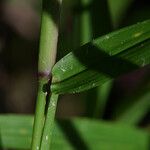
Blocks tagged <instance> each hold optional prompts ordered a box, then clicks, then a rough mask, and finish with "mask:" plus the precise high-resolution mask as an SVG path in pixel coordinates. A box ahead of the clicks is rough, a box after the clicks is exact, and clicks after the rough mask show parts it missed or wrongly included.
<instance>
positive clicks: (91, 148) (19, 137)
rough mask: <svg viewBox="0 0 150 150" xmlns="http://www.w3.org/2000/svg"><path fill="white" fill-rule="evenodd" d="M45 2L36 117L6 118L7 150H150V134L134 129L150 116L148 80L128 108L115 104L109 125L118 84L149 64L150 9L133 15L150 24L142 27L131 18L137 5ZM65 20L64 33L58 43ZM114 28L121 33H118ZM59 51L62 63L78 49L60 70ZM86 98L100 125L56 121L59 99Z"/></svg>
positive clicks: (1, 130) (99, 0)
mask: <svg viewBox="0 0 150 150" xmlns="http://www.w3.org/2000/svg"><path fill="white" fill-rule="evenodd" d="M13 2H15V1H13ZM42 2H43V4H42V6H43V8H42V11H41V12H42V19H41V34H40V45H39V62H38V73H39V79H38V83H39V85H38V95H37V103H36V113H35V116H34V119H33V116H27V115H0V148H1V149H22V150H23V149H24V150H25V149H26V150H27V149H32V150H75V149H76V150H148V149H149V133H148V132H147V130H146V129H145V130H144V129H140V127H135V126H136V125H137V124H139V123H140V121H141V120H142V119H143V118H144V117H145V115H146V114H147V113H148V112H149V108H150V101H149V99H150V92H149V89H150V84H149V81H150V80H149V73H148V77H146V80H145V81H142V84H141V87H140V88H137V91H136V92H133V93H132V95H129V96H125V97H124V98H123V99H121V100H120V101H121V104H119V102H116V103H115V104H113V105H115V108H114V109H113V110H112V112H111V113H112V114H111V117H110V118H109V119H110V120H109V121H104V120H103V115H104V114H105V111H107V110H106V107H107V105H108V103H109V102H110V101H111V100H112V99H109V96H110V93H111V92H112V87H113V81H114V79H117V78H118V77H121V76H122V75H126V74H127V73H130V72H133V71H135V70H138V69H141V68H143V67H145V66H148V65H149V64H150V20H148V19H147V18H148V17H147V16H148V15H145V14H147V9H145V11H144V9H143V8H142V11H138V10H136V11H135V12H134V13H135V14H138V15H140V16H141V18H142V19H141V20H143V22H140V23H137V21H138V20H137V18H136V17H137V16H134V15H132V16H131V17H130V15H129V12H128V9H129V8H130V7H131V6H132V4H134V3H133V2H135V1H134V0H123V1H121V0H107V1H105V0H78V1H76V0H74V1H70V0H64V1H63V2H64V3H63V5H61V0H57V1H56V0H43V1H42ZM64 5H65V6H67V7H69V9H70V10H71V11H70V12H71V13H72V14H71V15H70V14H69V17H72V18H71V19H72V20H71V19H70V20H71V22H69V21H68V20H67V19H68V18H65V17H66V16H65V15H66V14H67V13H68V11H66V10H67V9H66V8H65V7H64ZM39 7H41V0H40V5H39ZM60 7H63V9H62V10H63V11H66V12H62V14H63V15H64V16H63V15H61V12H60ZM141 12H142V13H141ZM126 14H127V15H126ZM60 15H61V19H60ZM67 15H68V14H67ZM144 20H145V21H144ZM59 21H61V23H60V25H62V24H63V27H61V30H60V31H63V32H64V33H63V34H62V33H61V34H62V37H61V38H60V41H59V44H58V43H57V42H58V33H59V32H58V29H59V28H58V26H59ZM65 21H68V22H65ZM124 21H125V23H124ZM62 22H63V23H62ZM111 22H112V23H111ZM71 23H72V24H73V25H71ZM130 23H132V24H133V23H134V25H130V26H129V25H128V24H130ZM126 24H127V26H126V27H124V28H122V29H117V28H120V25H123V26H125V25H126ZM64 28H65V29H64ZM66 28H67V29H66ZM71 28H72V30H71ZM114 28H115V29H116V31H113V32H111V31H112V30H113V29H114ZM66 31H67V32H68V31H69V32H70V35H69V36H67V34H68V33H66ZM108 32H109V33H108ZM104 34H105V35H104ZM102 35H103V36H102ZM70 37H71V38H70ZM93 38H96V39H94V40H93ZM61 42H62V43H61ZM60 43H61V44H60ZM83 44H84V45H83ZM60 45H61V46H60ZM57 46H58V56H59V57H61V56H64V55H65V54H66V51H65V52H63V51H62V50H61V49H62V47H65V49H66V48H67V49H68V48H71V50H69V52H70V51H71V52H70V53H68V54H67V55H65V56H64V57H63V58H62V59H60V60H58V62H57V63H56V64H55V58H56V52H57ZM76 47H78V48H77V49H76ZM72 49H76V50H73V51H72ZM60 53H62V54H60ZM59 57H58V58H59ZM95 87H97V89H96V88H95ZM90 89H93V90H91V91H89V90H90ZM85 91H86V94H87V93H88V94H89V95H90V96H89V95H88V96H89V97H88V98H89V99H90V101H89V102H90V105H92V104H93V103H94V100H95V105H94V108H93V110H92V112H91V114H92V115H93V116H92V117H95V118H97V119H93V118H91V116H90V117H89V118H76V119H72V118H71V119H67V120H60V121H54V117H55V111H56V108H57V100H58V96H59V95H60V94H66V93H80V92H85ZM91 97H92V98H91ZM108 99H109V101H108ZM85 100H86V101H87V98H86V99H85ZM88 111H91V110H88ZM100 119H101V120H100ZM111 119H112V120H111ZM53 128H54V132H53Z"/></svg>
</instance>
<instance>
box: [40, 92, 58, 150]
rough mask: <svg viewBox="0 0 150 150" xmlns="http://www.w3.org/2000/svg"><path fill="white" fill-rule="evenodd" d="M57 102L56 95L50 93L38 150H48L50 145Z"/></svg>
mask: <svg viewBox="0 0 150 150" xmlns="http://www.w3.org/2000/svg"><path fill="white" fill-rule="evenodd" d="M57 100H58V95H57V94H53V93H52V95H51V97H50V99H49V104H48V109H47V115H46V121H45V125H44V131H43V136H42V143H41V149H40V150H50V144H51V140H52V132H53V126H54V118H55V111H56V107H57Z"/></svg>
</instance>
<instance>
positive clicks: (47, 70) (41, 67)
mask: <svg viewBox="0 0 150 150" xmlns="http://www.w3.org/2000/svg"><path fill="white" fill-rule="evenodd" d="M60 5H61V0H43V10H42V20H41V35H40V45H39V63H38V73H39V85H38V96H37V103H36V112H35V119H34V128H33V136H32V150H38V149H39V148H40V144H41V137H42V132H43V125H44V120H45V115H44V112H45V103H46V96H47V92H48V91H46V90H48V89H46V90H45V91H44V86H45V85H46V84H48V82H49V79H50V77H51V69H52V67H53V65H54V63H55V59H56V52H57V42H58V25H59V18H60Z"/></svg>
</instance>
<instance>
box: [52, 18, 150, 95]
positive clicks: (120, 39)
mask: <svg viewBox="0 0 150 150" xmlns="http://www.w3.org/2000/svg"><path fill="white" fill-rule="evenodd" d="M149 26H150V20H148V21H144V22H142V23H138V24H136V25H133V26H130V27H126V28H124V29H121V30H119V31H116V32H113V33H110V34H107V35H105V36H102V37H100V38H98V39H96V40H93V41H92V42H90V43H87V44H85V45H83V46H82V47H80V48H79V49H78V50H76V51H73V52H71V53H69V54H68V55H66V56H65V57H64V58H62V59H61V60H60V61H59V62H57V64H56V65H55V66H54V68H53V70H52V74H53V80H52V85H51V90H52V92H55V93H58V94H61V93H77V92H81V91H85V90H87V89H90V88H94V87H96V86H99V85H102V84H103V83H105V82H107V81H109V80H110V79H113V78H116V77H118V76H120V75H122V74H125V73H128V72H130V71H133V70H135V69H138V68H139V67H140V66H141V67H142V66H145V65H147V64H149V62H150V61H149V60H150V51H149V48H150V42H149V40H148V39H149V38H150V28H149ZM141 49H142V50H141ZM73 81H75V82H73Z"/></svg>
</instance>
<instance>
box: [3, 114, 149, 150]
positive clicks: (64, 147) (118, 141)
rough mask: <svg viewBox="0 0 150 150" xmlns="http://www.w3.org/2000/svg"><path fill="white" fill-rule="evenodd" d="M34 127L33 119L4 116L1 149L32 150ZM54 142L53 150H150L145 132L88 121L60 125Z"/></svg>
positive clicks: (77, 120)
mask: <svg viewBox="0 0 150 150" xmlns="http://www.w3.org/2000/svg"><path fill="white" fill-rule="evenodd" d="M32 126H33V117H32V116H21V115H20V116H15V115H3V116H0V137H1V140H0V141H1V143H0V148H1V149H2V148H11V149H30V143H31V135H32ZM53 139H55V140H53V141H52V147H51V148H52V149H53V150H74V149H79V150H80V149H84V150H99V149H100V150H108V149H111V150H135V149H136V150H148V146H149V135H148V134H147V133H146V132H144V131H142V130H138V129H136V128H134V127H129V126H123V125H122V124H118V123H110V122H101V121H96V120H88V119H73V120H64V121H59V122H57V124H56V128H55V130H54V138H53ZM74 139H76V140H74Z"/></svg>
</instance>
